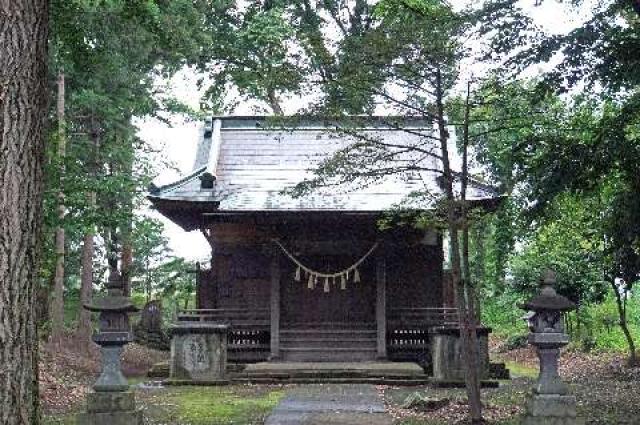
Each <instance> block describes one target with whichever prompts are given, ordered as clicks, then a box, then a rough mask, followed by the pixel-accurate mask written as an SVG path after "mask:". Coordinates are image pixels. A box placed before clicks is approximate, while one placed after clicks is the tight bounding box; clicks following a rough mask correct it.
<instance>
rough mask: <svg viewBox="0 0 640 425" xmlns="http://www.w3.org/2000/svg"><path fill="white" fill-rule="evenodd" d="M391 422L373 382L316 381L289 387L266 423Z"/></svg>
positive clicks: (349, 424)
mask: <svg viewBox="0 0 640 425" xmlns="http://www.w3.org/2000/svg"><path fill="white" fill-rule="evenodd" d="M338 424H340V425H391V424H392V419H391V416H390V415H388V414H387V413H386V411H385V407H384V403H383V401H382V399H381V398H380V395H379V394H378V392H377V391H376V387H375V386H374V385H364V384H359V385H351V384H344V385H338V384H326V385H323V384H317V385H304V386H299V387H295V388H292V389H291V390H289V392H288V393H287V395H286V396H285V398H284V399H283V400H282V401H281V402H280V403H279V404H278V406H277V407H276V408H275V409H274V410H273V412H272V413H271V414H270V415H269V417H268V418H267V420H266V422H265V425H338Z"/></svg>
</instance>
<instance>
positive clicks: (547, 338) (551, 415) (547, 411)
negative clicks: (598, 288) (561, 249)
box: [522, 270, 584, 425]
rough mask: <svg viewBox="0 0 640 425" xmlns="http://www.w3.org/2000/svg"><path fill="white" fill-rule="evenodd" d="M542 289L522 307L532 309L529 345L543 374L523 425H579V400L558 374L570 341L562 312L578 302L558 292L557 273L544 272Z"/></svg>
mask: <svg viewBox="0 0 640 425" xmlns="http://www.w3.org/2000/svg"><path fill="white" fill-rule="evenodd" d="M540 280H541V282H540V283H541V290H540V292H539V293H538V295H536V296H535V297H533V298H532V299H531V300H529V301H528V302H526V303H525V304H524V305H522V308H523V309H525V310H527V311H530V312H532V314H530V315H528V316H527V319H528V321H529V330H530V331H531V333H530V334H529V344H531V345H533V346H534V347H536V351H537V353H538V358H539V359H540V374H539V375H538V380H537V382H536V384H535V386H534V388H533V392H532V394H531V396H530V398H529V400H528V402H527V408H526V413H525V416H524V419H523V422H522V424H523V425H537V424H540V425H542V424H546V425H551V424H552V425H576V424H583V423H584V422H583V421H581V420H580V419H579V418H577V414H576V399H575V397H574V396H571V395H569V387H568V386H567V384H565V383H564V382H563V381H562V380H561V379H560V376H559V375H558V358H559V356H560V348H562V347H564V346H565V345H567V344H568V343H569V336H568V335H567V334H566V333H565V331H564V321H563V318H562V314H563V313H564V312H567V311H570V310H573V309H574V308H575V304H574V303H572V302H571V301H569V300H568V299H567V298H565V297H563V296H562V295H559V294H558V293H556V290H555V288H554V286H555V283H556V275H555V273H554V272H553V271H552V270H548V271H546V272H545V273H544V275H543V276H542V278H541V279H540Z"/></svg>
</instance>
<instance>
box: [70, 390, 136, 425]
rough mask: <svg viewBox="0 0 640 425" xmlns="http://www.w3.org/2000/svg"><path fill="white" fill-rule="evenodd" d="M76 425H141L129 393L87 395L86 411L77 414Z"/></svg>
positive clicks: (133, 400)
mask: <svg viewBox="0 0 640 425" xmlns="http://www.w3.org/2000/svg"><path fill="white" fill-rule="evenodd" d="M77 419H78V421H77V423H78V425H142V423H143V421H142V411H141V410H139V409H136V402H135V397H134V395H133V393H132V392H130V391H123V392H95V393H90V394H88V395H87V411H86V412H82V413H80V414H78V417H77Z"/></svg>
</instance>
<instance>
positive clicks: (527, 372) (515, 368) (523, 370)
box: [505, 361, 538, 379]
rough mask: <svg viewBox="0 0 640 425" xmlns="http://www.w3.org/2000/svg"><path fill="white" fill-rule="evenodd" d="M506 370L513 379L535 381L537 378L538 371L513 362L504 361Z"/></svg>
mask: <svg viewBox="0 0 640 425" xmlns="http://www.w3.org/2000/svg"><path fill="white" fill-rule="evenodd" d="M505 364H506V365H507V369H509V371H510V372H511V375H512V376H513V377H523V378H532V379H535V378H537V377H538V369H537V368H535V367H530V366H526V365H523V364H521V363H518V362H514V361H506V362H505Z"/></svg>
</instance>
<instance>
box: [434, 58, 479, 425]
mask: <svg viewBox="0 0 640 425" xmlns="http://www.w3.org/2000/svg"><path fill="white" fill-rule="evenodd" d="M435 89H436V108H437V111H436V117H437V125H438V133H439V139H440V150H441V156H442V171H443V176H444V192H445V200H446V207H447V210H446V212H447V225H448V229H449V234H450V238H451V240H450V246H451V280H452V284H453V287H454V288H455V292H456V304H457V307H458V321H459V326H460V342H461V349H462V355H463V360H464V363H465V366H466V367H465V385H466V390H467V397H468V399H469V414H470V416H471V423H472V424H474V425H475V424H482V423H484V420H483V418H482V400H481V396H480V380H479V378H478V377H479V375H478V367H477V365H478V356H477V337H476V333H475V326H473V325H472V320H471V314H472V311H471V312H470V311H469V310H470V308H469V304H468V303H467V294H466V292H467V291H466V288H465V284H464V280H463V279H462V278H461V273H462V264H461V258H460V243H459V237H458V231H459V227H460V226H459V224H458V223H459V221H460V220H461V219H459V218H458V217H457V214H458V211H457V202H456V197H455V192H454V190H453V172H452V170H451V165H450V162H449V147H448V140H449V132H448V130H447V128H446V126H447V124H446V121H445V114H444V103H443V97H444V91H443V87H442V77H441V74H440V71H439V70H438V71H437V72H436V87H435ZM463 172H464V170H463ZM463 181H464V178H463ZM463 189H464V188H463ZM462 204H463V205H464V202H462ZM463 213H464V211H463ZM465 218H466V217H464V216H463V217H462V222H463V224H464V223H465ZM471 310H473V308H471ZM472 330H473V331H472ZM474 337H476V338H474ZM474 342H475V347H474V346H473V344H474Z"/></svg>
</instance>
